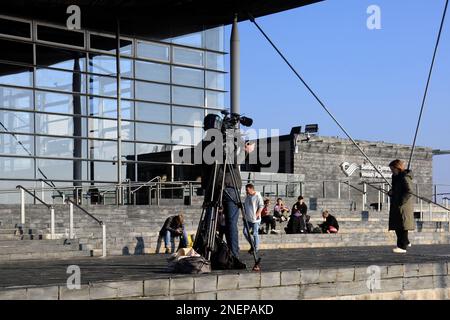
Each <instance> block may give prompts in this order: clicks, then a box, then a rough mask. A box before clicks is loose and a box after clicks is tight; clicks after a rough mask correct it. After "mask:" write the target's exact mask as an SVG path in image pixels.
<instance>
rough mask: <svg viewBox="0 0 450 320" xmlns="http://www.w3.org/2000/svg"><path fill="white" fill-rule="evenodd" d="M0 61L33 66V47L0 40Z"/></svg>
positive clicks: (27, 44)
mask: <svg viewBox="0 0 450 320" xmlns="http://www.w3.org/2000/svg"><path fill="white" fill-rule="evenodd" d="M0 48H2V50H0V59H1V60H9V61H15V62H23V63H28V64H33V45H32V44H31V43H23V42H17V41H10V40H2V39H0Z"/></svg>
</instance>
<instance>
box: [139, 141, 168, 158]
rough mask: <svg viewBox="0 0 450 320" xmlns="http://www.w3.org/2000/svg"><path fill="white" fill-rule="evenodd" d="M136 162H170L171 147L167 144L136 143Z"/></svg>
mask: <svg viewBox="0 0 450 320" xmlns="http://www.w3.org/2000/svg"><path fill="white" fill-rule="evenodd" d="M136 153H137V160H138V161H155V162H171V146H170V145H167V144H147V143H137V144H136Z"/></svg>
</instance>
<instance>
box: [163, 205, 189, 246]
mask: <svg viewBox="0 0 450 320" xmlns="http://www.w3.org/2000/svg"><path fill="white" fill-rule="evenodd" d="M180 236H181V239H180V242H181V247H183V248H186V247H187V237H188V236H187V233H186V230H185V228H184V217H183V215H182V214H179V215H177V216H171V217H168V218H167V219H166V221H165V222H164V225H163V226H162V228H161V230H160V231H159V241H160V239H161V238H162V239H164V245H165V249H166V253H169V252H170V249H169V244H171V247H172V252H174V251H175V242H174V241H172V240H173V238H176V237H180ZM159 241H158V242H159ZM158 248H159V245H158ZM157 252H159V250H157Z"/></svg>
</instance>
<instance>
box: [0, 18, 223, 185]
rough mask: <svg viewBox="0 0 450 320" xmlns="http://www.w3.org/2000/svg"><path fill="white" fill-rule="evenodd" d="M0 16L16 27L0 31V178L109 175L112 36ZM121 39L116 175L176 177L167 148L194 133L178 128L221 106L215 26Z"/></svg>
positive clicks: (64, 180)
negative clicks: (177, 34)
mask: <svg viewBox="0 0 450 320" xmlns="http://www.w3.org/2000/svg"><path fill="white" fill-rule="evenodd" d="M2 21H3V22H4V23H9V22H8V21H10V23H11V24H12V25H16V24H17V28H16V29H13V28H12V29H11V30H8V29H7V28H2V30H1V31H2V32H1V33H0V45H1V46H2V48H3V50H1V51H0V122H1V125H0V188H1V189H5V186H8V188H9V189H11V188H12V187H15V185H17V184H23V185H25V186H27V185H28V186H34V185H35V184H36V182H37V181H39V179H41V178H45V177H43V176H42V173H44V174H45V175H46V176H47V178H48V179H50V180H53V181H55V183H59V185H73V184H76V185H91V184H93V183H98V184H104V183H117V158H118V155H117V150H118V141H117V136H118V129H117V126H118V119H117V118H118V114H117V110H118V108H117V99H118V92H117V89H118V88H117V68H116V48H115V46H116V39H115V37H114V36H113V35H108V34H98V33H94V32H90V31H89V30H83V31H69V30H67V29H65V28H63V27H58V26H52V25H47V24H45V23H40V22H34V23H31V21H26V20H20V21H17V20H15V19H14V18H11V19H9V18H2ZM5 21H6V22H5ZM28 31H29V32H28ZM120 43H121V48H120V69H121V78H120V99H121V118H122V122H121V123H122V126H121V134H122V147H121V149H122V154H121V155H120V157H121V158H122V161H123V163H122V164H123V168H122V171H121V172H122V177H123V180H125V179H129V180H131V181H148V180H149V179H151V178H153V177H154V176H157V175H159V176H166V177H167V179H168V180H172V179H173V180H182V179H185V178H186V173H185V172H190V171H191V168H187V167H189V166H191V165H189V164H179V163H175V162H174V161H173V158H174V157H173V155H172V152H173V151H176V150H179V149H181V148H185V147H190V146H192V145H193V144H195V143H198V134H197V135H196V137H194V136H193V137H192V139H190V140H189V139H182V140H180V139H179V133H180V132H183V133H186V132H188V133H193V132H194V131H195V130H198V128H199V123H201V122H202V120H203V117H204V116H205V115H206V114H207V113H218V112H219V110H221V109H224V108H225V105H224V100H225V99H224V97H225V89H224V88H225V87H224V86H225V84H224V79H225V75H226V73H225V71H224V58H225V54H226V53H225V52H224V28H223V27H218V28H215V29H210V30H204V31H201V32H198V33H195V34H189V35H185V36H181V37H177V38H174V39H167V40H164V41H154V40H150V39H136V38H130V37H126V36H125V35H123V36H122V37H121V40H120ZM200 127H201V125H200ZM180 141H181V142H180ZM184 166H186V170H183V167H184ZM180 168H181V169H180ZM41 172H42V173H41ZM57 185H58V184H57Z"/></svg>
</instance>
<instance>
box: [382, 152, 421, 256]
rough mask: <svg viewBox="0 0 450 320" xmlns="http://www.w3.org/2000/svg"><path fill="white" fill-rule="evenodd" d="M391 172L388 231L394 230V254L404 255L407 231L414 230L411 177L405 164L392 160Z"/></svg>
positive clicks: (406, 245)
mask: <svg viewBox="0 0 450 320" xmlns="http://www.w3.org/2000/svg"><path fill="white" fill-rule="evenodd" d="M389 167H390V168H391V171H392V189H391V190H390V191H389V193H388V194H389V196H390V199H391V205H390V209H389V230H395V233H396V235H397V248H395V249H394V250H393V251H394V253H406V248H407V247H408V246H409V245H410V242H409V239H408V231H409V230H414V229H415V222H414V200H413V197H412V194H411V192H412V190H413V182H412V180H413V177H412V173H411V171H409V170H406V169H405V163H404V162H403V161H401V160H394V161H392V162H391V163H390V164H389Z"/></svg>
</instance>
